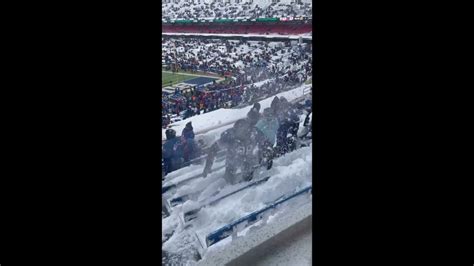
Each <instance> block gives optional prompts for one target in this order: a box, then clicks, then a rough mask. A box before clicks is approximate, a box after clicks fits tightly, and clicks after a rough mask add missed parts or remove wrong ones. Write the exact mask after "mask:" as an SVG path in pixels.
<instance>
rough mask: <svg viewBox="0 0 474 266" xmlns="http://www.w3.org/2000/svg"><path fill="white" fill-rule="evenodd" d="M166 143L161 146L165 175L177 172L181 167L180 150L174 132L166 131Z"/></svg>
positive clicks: (179, 144)
mask: <svg viewBox="0 0 474 266" xmlns="http://www.w3.org/2000/svg"><path fill="white" fill-rule="evenodd" d="M165 134H166V142H165V144H163V150H162V154H163V163H164V168H165V174H168V173H170V172H172V171H174V170H177V169H179V168H180V166H181V160H182V148H181V143H180V141H179V139H178V138H177V137H176V131H174V130H173V129H167V130H166V132H165Z"/></svg>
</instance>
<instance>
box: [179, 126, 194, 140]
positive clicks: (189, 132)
mask: <svg viewBox="0 0 474 266" xmlns="http://www.w3.org/2000/svg"><path fill="white" fill-rule="evenodd" d="M181 136H183V137H184V138H186V139H194V131H193V127H192V126H186V127H185V128H184V129H183V132H182V133H181Z"/></svg>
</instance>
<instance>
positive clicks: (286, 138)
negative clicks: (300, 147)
mask: <svg viewBox="0 0 474 266" xmlns="http://www.w3.org/2000/svg"><path fill="white" fill-rule="evenodd" d="M277 118H278V123H279V127H278V131H277V145H276V146H277V147H276V150H277V153H279V154H284V153H286V152H288V151H291V150H294V148H295V143H296V142H295V141H296V139H295V138H296V137H297V135H296V134H297V133H298V127H299V117H298V115H297V114H296V112H295V111H294V110H293V107H292V106H291V104H290V103H289V102H288V101H287V100H286V99H285V98H284V97H281V98H280V101H279V103H278V111H277Z"/></svg>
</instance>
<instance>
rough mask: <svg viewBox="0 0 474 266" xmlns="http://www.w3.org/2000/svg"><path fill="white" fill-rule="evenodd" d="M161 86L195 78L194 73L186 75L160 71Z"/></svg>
mask: <svg viewBox="0 0 474 266" xmlns="http://www.w3.org/2000/svg"><path fill="white" fill-rule="evenodd" d="M161 78H162V79H161V87H166V86H171V85H175V84H177V83H180V82H183V81H186V80H190V79H193V78H196V76H194V75H186V74H181V73H171V72H168V71H161Z"/></svg>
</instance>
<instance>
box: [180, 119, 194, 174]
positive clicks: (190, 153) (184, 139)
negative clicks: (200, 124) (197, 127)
mask: <svg viewBox="0 0 474 266" xmlns="http://www.w3.org/2000/svg"><path fill="white" fill-rule="evenodd" d="M181 146H182V149H183V160H184V166H187V165H189V161H191V160H192V159H193V158H194V156H195V153H196V150H197V147H196V144H195V142H194V131H193V126H192V124H191V122H189V123H187V124H186V127H185V128H184V129H183V131H182V133H181Z"/></svg>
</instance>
